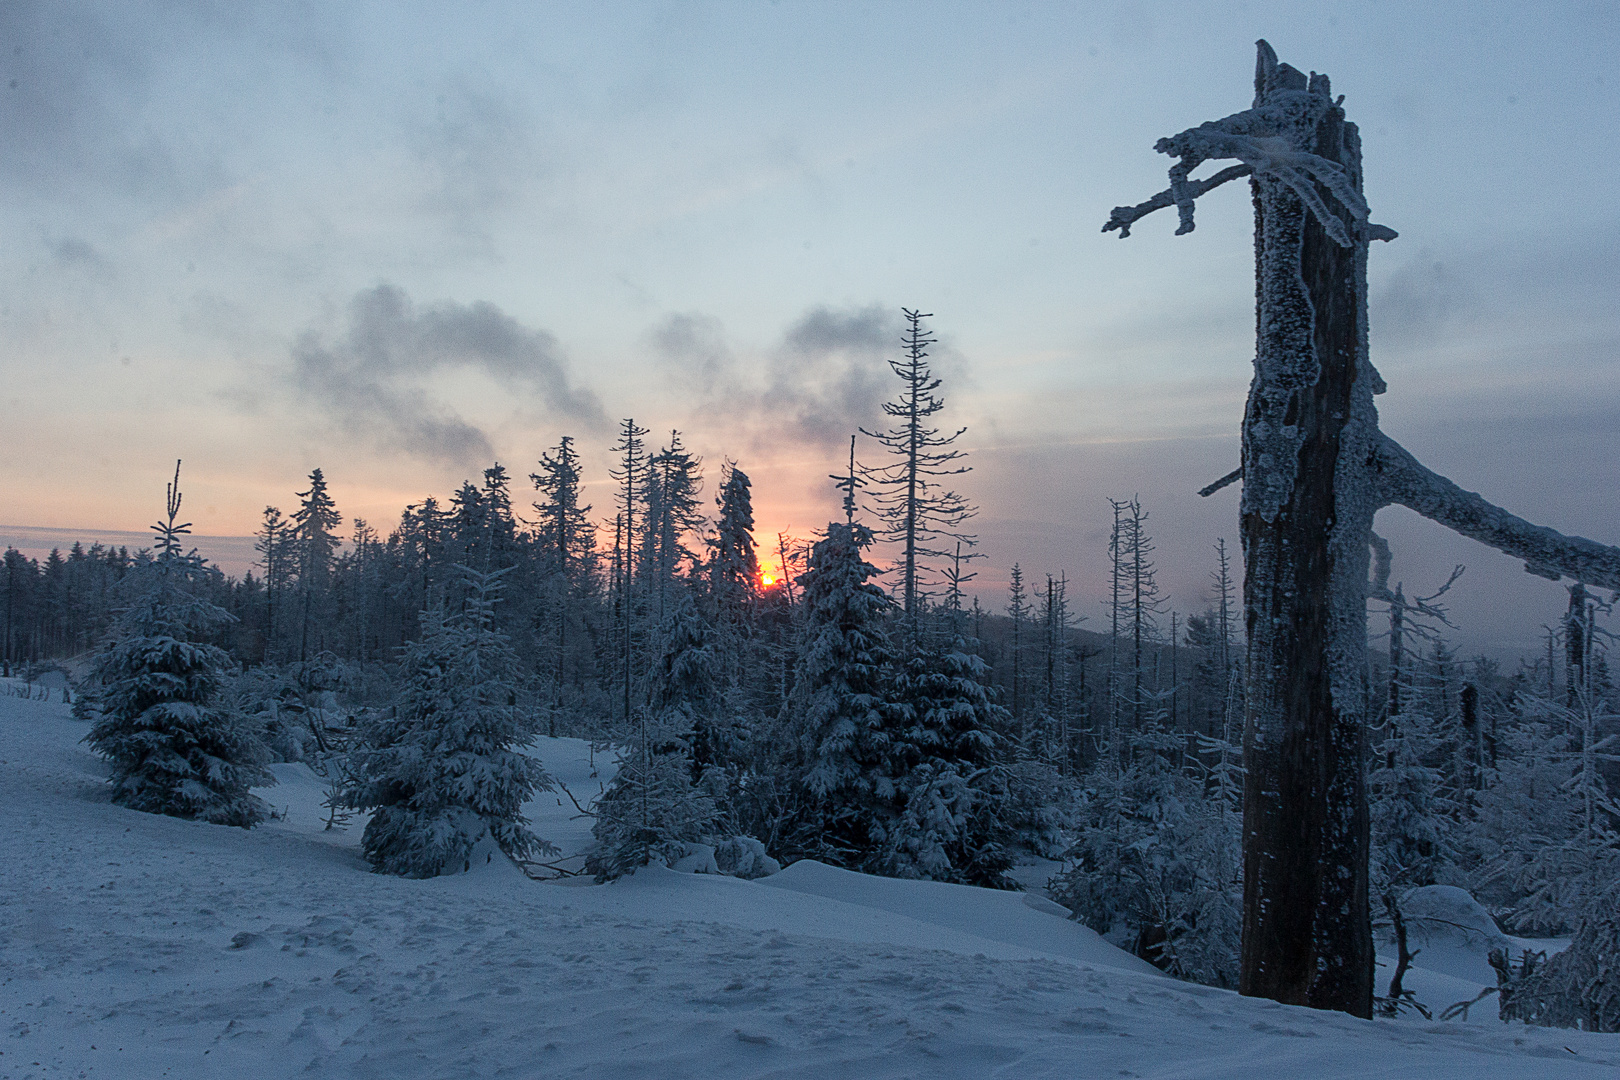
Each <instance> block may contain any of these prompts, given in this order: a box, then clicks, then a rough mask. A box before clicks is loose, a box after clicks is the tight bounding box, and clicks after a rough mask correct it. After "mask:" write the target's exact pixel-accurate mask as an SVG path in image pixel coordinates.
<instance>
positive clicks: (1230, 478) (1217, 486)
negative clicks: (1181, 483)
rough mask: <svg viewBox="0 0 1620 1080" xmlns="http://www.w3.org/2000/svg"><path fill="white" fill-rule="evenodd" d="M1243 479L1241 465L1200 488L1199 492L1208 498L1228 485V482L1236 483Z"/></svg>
mask: <svg viewBox="0 0 1620 1080" xmlns="http://www.w3.org/2000/svg"><path fill="white" fill-rule="evenodd" d="M1241 479H1243V466H1241V465H1239V466H1238V467H1237V468H1235V469H1233V470H1232V471H1231V472H1229V473H1227V474H1226V475H1225V476H1223V477H1221V478H1220V479H1219V480H1217V481H1215V482H1214V483H1213V484H1210V485H1209V486H1208V487H1202V488H1199V489H1198V494H1199V495H1200V496H1202V497H1204V498H1206V499H1207V498H1209V497H1210V496H1211V495H1213V494H1215V493H1216V492H1217V491H1219V490H1221V488H1223V487H1226V486H1227V485H1228V484H1235V483H1237V482H1238V481H1239V480H1241Z"/></svg>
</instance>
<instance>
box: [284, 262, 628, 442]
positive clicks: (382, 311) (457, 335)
mask: <svg viewBox="0 0 1620 1080" xmlns="http://www.w3.org/2000/svg"><path fill="white" fill-rule="evenodd" d="M292 359H293V369H292V376H293V380H294V384H295V386H296V388H297V389H298V391H299V392H300V393H301V394H302V395H303V396H304V397H305V399H306V400H308V401H309V402H311V403H312V404H314V405H315V406H316V407H317V408H318V409H320V410H321V412H322V413H324V414H325V415H326V416H327V417H328V418H329V419H330V420H332V421H333V422H334V423H335V424H336V425H338V426H340V427H342V428H344V429H346V430H347V431H348V432H349V433H351V434H353V435H357V436H360V437H363V438H365V439H367V440H368V441H370V442H371V443H373V444H374V445H376V446H377V447H379V448H381V449H386V450H398V451H403V452H405V453H408V454H411V455H412V456H415V457H418V458H423V459H426V460H430V461H441V462H446V463H454V464H461V465H473V464H479V463H484V462H488V461H490V460H492V459H493V458H494V456H495V452H494V448H493V446H492V445H491V443H490V440H489V436H488V435H487V434H485V432H484V431H483V430H482V429H481V428H479V427H477V426H476V425H474V424H471V423H469V422H467V421H466V420H464V419H462V418H461V417H460V416H459V415H457V414H456V412H455V411H454V410H453V409H451V408H449V407H448V406H447V405H445V404H443V403H442V402H438V401H435V400H434V398H433V396H432V395H431V394H430V393H429V392H428V390H427V389H425V388H424V387H423V386H422V385H421V382H420V381H421V380H422V379H423V378H424V377H426V376H431V375H433V374H435V373H436V372H439V371H442V370H446V369H453V368H474V369H479V370H482V371H483V372H485V373H486V374H488V375H489V376H491V377H492V378H494V379H496V380H498V381H500V382H501V383H502V384H503V385H509V386H512V387H513V388H514V390H516V391H519V392H526V393H527V394H529V395H530V396H532V397H535V398H538V399H539V402H540V403H541V404H542V405H543V406H544V407H545V408H546V409H547V410H548V411H549V412H551V413H552V414H554V415H557V416H560V417H566V418H568V419H572V420H576V421H579V422H581V423H584V424H587V425H592V426H598V425H602V424H605V422H606V415H605V413H604V412H603V411H602V405H601V402H600V401H598V400H597V398H596V395H595V394H593V393H592V392H591V391H589V390H587V389H584V388H582V387H578V386H575V385H574V384H573V382H572V381H571V378H570V375H569V372H568V364H567V361H566V359H565V358H564V356H563V354H562V350H561V348H560V347H559V345H558V343H557V340H556V339H555V338H554V337H552V336H551V335H550V334H549V333H547V332H546V331H544V330H536V329H531V328H529V327H525V326H523V325H522V324H520V323H519V322H518V321H517V320H515V319H513V318H512V317H511V316H510V315H507V314H506V313H505V312H503V311H502V310H501V309H500V308H498V307H496V306H495V305H494V304H490V303H485V302H482V301H480V302H478V303H474V304H458V303H455V302H453V301H439V302H436V303H431V304H423V305H416V304H413V303H412V301H411V299H410V297H409V296H407V295H406V294H405V291H404V290H403V289H400V288H398V287H396V286H393V285H386V284H384V285H378V286H376V287H375V288H372V289H367V290H365V291H363V292H361V293H359V294H357V295H356V296H355V297H354V299H353V300H352V301H351V302H350V304H349V313H348V325H347V328H346V329H345V331H344V332H343V334H342V335H341V336H339V337H338V338H337V339H336V340H334V341H331V342H327V341H323V340H322V339H321V337H320V336H319V335H318V334H316V333H315V332H313V331H309V332H306V333H304V334H303V335H301V336H300V337H299V339H298V341H297V342H296V344H295V345H294V346H293V351H292Z"/></svg>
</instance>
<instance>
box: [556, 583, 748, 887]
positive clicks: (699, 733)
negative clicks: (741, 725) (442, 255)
mask: <svg viewBox="0 0 1620 1080" xmlns="http://www.w3.org/2000/svg"><path fill="white" fill-rule="evenodd" d="M658 629H659V638H660V639H661V640H662V642H663V647H662V649H661V651H660V655H659V658H658V662H657V664H656V665H655V667H654V669H653V671H652V673H651V677H650V679H649V680H648V682H649V687H648V690H649V693H648V703H647V705H646V707H644V708H643V709H641V710H640V712H639V714H638V716H637V723H636V724H635V726H634V729H633V730H632V731H631V732H630V734H629V735H628V737H627V738H626V740H625V742H624V744H623V746H622V748H621V752H620V755H619V767H618V771H617V772H616V773H615V774H614V778H613V782H612V784H610V785H609V787H608V789H607V790H606V791H605V792H604V793H603V794H602V797H601V798H600V799H599V800H597V803H596V807H595V813H596V824H595V825H594V827H593V828H592V835H593V836H594V837H595V838H596V849H595V851H594V852H593V853H592V854H591V856H590V858H589V860H588V862H587V868H588V869H589V870H591V872H592V873H594V874H595V875H596V877H597V879H598V880H599V881H608V880H611V879H613V878H617V877H619V876H621V875H623V874H625V873H628V872H630V871H632V870H634V869H635V868H636V867H638V866H645V865H647V864H648V863H651V862H654V861H661V862H663V863H664V864H665V865H668V864H669V863H672V862H674V861H675V860H676V859H679V858H680V857H681V856H683V855H684V854H685V853H686V849H687V845H689V844H694V843H698V842H701V841H702V840H704V839H705V838H706V837H708V836H709V835H710V834H711V833H712V832H713V830H714V827H715V819H716V816H717V812H716V809H715V805H714V800H713V799H712V798H711V797H710V796H709V795H708V794H707V793H706V792H704V791H702V790H700V789H699V788H698V787H696V786H695V785H694V783H693V772H694V751H695V750H700V751H701V752H702V753H703V754H704V755H705V756H712V751H713V742H714V729H713V724H714V719H715V715H716V712H717V710H718V707H719V703H720V702H719V693H718V687H717V686H716V684H715V671H714V665H715V657H714V647H713V644H712V641H711V632H710V630H709V627H708V626H707V625H706V624H705V623H704V621H703V619H702V618H701V617H700V616H699V614H698V611H697V605H696V604H695V603H694V602H693V600H692V597H691V595H690V593H689V592H687V591H686V590H684V589H683V590H681V592H680V594H679V595H678V597H677V598H676V599H674V600H673V601H672V602H671V608H670V611H669V612H668V614H667V615H666V616H665V619H664V622H663V623H662V624H661V625H660V626H659V628H658Z"/></svg>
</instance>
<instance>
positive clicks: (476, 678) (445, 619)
mask: <svg viewBox="0 0 1620 1080" xmlns="http://www.w3.org/2000/svg"><path fill="white" fill-rule="evenodd" d="M456 570H457V572H458V574H459V577H460V584H461V586H462V589H461V591H463V592H464V594H465V597H466V598H465V600H464V601H463V604H462V606H461V608H460V610H458V611H455V612H449V611H446V610H445V609H444V607H443V606H442V605H441V606H437V607H435V608H433V609H431V610H429V611H426V612H424V613H423V614H422V639H421V640H420V641H416V642H412V643H410V644H409V645H407V646H406V647H405V650H404V654H403V656H402V657H401V658H400V665H399V681H400V683H401V689H400V693H399V697H398V699H397V700H396V702H395V704H394V708H393V709H392V710H391V712H392V715H383V716H378V717H375V718H372V719H370V720H368V721H367V722H366V723H365V724H364V726H363V727H362V728H361V731H360V744H359V745H358V746H357V747H356V748H355V749H354V751H353V752H352V754H351V761H350V771H351V773H352V775H353V777H354V781H353V783H352V784H351V785H350V786H349V787H348V788H347V790H345V791H344V792H343V796H342V803H343V805H345V806H348V807H351V808H353V809H356V810H368V811H370V812H371V820H370V822H368V823H367V825H366V831H365V835H364V836H363V838H362V840H361V847H362V849H363V850H364V852H365V855H366V858H367V859H368V860H369V861H370V862H371V865H372V868H373V869H375V870H377V871H379V872H381V873H388V874H398V875H400V876H401V877H416V878H428V877H435V876H437V875H439V874H446V873H454V872H456V871H458V870H466V869H469V868H470V860H471V858H472V855H473V850H474V848H475V847H477V846H478V844H479V843H480V841H482V840H485V839H486V838H487V839H489V840H492V841H493V842H494V843H495V844H497V845H498V846H499V847H500V849H501V850H502V851H504V852H506V853H507V854H508V855H510V856H512V857H513V858H517V859H521V858H526V857H528V856H530V855H532V854H535V853H537V852H539V853H543V852H550V851H552V850H554V849H553V848H552V847H551V845H550V844H548V843H546V842H545V841H544V840H541V839H539V838H538V837H536V836H535V835H534V834H533V833H531V832H530V831H529V828H528V821H527V820H526V819H525V818H524V817H523V804H524V803H525V802H526V801H528V800H529V799H530V798H532V797H533V796H534V795H535V794H536V793H537V792H542V791H550V790H551V777H550V776H548V775H547V774H546V771H545V769H544V768H543V767H542V766H541V764H540V762H539V761H538V760H537V759H535V758H532V757H530V756H529V755H527V754H525V753H523V751H522V750H521V749H520V747H523V746H525V745H527V744H528V743H529V742H530V740H531V739H533V737H534V735H535V733H536V725H535V723H534V721H533V719H532V718H531V717H530V716H529V715H528V714H527V713H526V712H525V711H524V710H523V709H522V708H520V707H519V705H518V700H517V699H518V689H519V684H520V681H521V679H522V672H521V669H520V665H519V662H518V658H517V655H516V654H515V653H514V652H513V651H512V646H511V643H510V642H509V641H508V640H507V637H506V635H505V634H504V633H502V632H501V631H500V630H499V629H498V628H497V627H496V626H495V605H496V603H497V602H498V601H499V599H500V592H501V585H502V582H501V579H502V577H503V576H504V574H505V571H494V572H492V573H482V572H480V571H477V570H472V569H470V568H468V567H465V566H459V565H458V566H457V567H456Z"/></svg>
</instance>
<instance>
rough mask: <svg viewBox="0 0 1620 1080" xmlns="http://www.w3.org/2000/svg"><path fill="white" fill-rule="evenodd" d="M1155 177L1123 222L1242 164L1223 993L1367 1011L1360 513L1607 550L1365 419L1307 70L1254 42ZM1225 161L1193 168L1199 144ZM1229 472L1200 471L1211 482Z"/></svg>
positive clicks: (1338, 114)
mask: <svg viewBox="0 0 1620 1080" xmlns="http://www.w3.org/2000/svg"><path fill="white" fill-rule="evenodd" d="M1156 148H1157V149H1158V150H1159V151H1160V152H1162V153H1166V154H1169V155H1171V156H1173V157H1175V158H1177V163H1176V165H1175V166H1174V167H1173V168H1171V170H1170V188H1169V189H1168V190H1167V191H1164V192H1161V193H1159V194H1158V195H1155V196H1154V197H1153V198H1151V199H1149V200H1147V201H1146V202H1143V203H1141V204H1138V205H1137V206H1133V207H1116V208H1115V210H1114V212H1113V214H1112V215H1111V216H1110V218H1109V220H1108V222H1107V224H1105V225H1104V226H1103V230H1104V231H1105V232H1109V231H1116V230H1117V231H1118V232H1119V233H1120V235H1121V236H1122V237H1123V236H1126V235H1129V233H1130V228H1131V226H1132V225H1133V224H1134V223H1135V222H1136V221H1137V220H1138V219H1139V218H1141V217H1143V216H1144V215H1146V214H1149V213H1152V212H1153V211H1154V210H1157V209H1160V208H1162V207H1166V206H1170V205H1172V204H1174V205H1175V206H1176V207H1177V210H1178V211H1179V214H1180V217H1181V225H1180V228H1179V229H1178V230H1177V232H1178V233H1186V232H1190V231H1191V230H1192V228H1193V207H1194V203H1195V200H1196V199H1197V198H1198V197H1199V196H1200V195H1203V194H1204V193H1206V192H1208V191H1210V190H1211V189H1213V188H1215V187H1217V186H1219V185H1220V184H1223V183H1225V182H1227V181H1228V180H1233V179H1237V178H1238V177H1240V176H1245V175H1247V176H1249V177H1250V178H1251V185H1252V189H1253V193H1254V206H1255V273H1256V279H1257V280H1256V293H1257V311H1256V334H1257V338H1258V343H1257V348H1256V353H1255V373H1254V382H1253V383H1252V384H1251V387H1250V392H1249V402H1248V408H1247V410H1246V412H1245V415H1244V421H1243V464H1242V468H1241V470H1239V473H1237V474H1234V475H1240V476H1241V477H1242V480H1243V484H1244V490H1243V503H1242V527H1243V548H1244V559H1245V580H1244V610H1245V620H1246V624H1247V628H1248V634H1249V641H1248V653H1247V665H1246V677H1247V686H1246V696H1247V708H1246V729H1245V745H1244V754H1245V764H1246V765H1247V767H1248V774H1247V783H1246V789H1245V797H1244V935H1243V936H1244V941H1243V972H1242V979H1241V988H1242V990H1243V992H1244V993H1246V994H1252V995H1258V996H1264V997H1271V998H1275V999H1277V1000H1279V1001H1284V1002H1289V1003H1293V1004H1302V1005H1313V1006H1316V1007H1319V1008H1332V1009H1341V1010H1344V1011H1346V1012H1351V1013H1354V1014H1356V1015H1360V1016H1366V1015H1369V1013H1370V1011H1371V1007H1372V970H1373V969H1372V963H1373V957H1372V936H1371V931H1370V923H1369V917H1368V910H1367V907H1368V905H1367V899H1368V898H1367V885H1368V881H1367V872H1368V866H1367V859H1368V822H1367V795H1366V778H1365V766H1364V764H1363V759H1364V756H1365V750H1364V739H1365V732H1364V729H1365V721H1366V717H1365V715H1364V714H1365V709H1366V701H1367V688H1366V685H1365V678H1366V674H1365V673H1366V665H1365V653H1366V641H1367V634H1366V598H1367V591H1366V590H1367V570H1368V549H1369V542H1370V541H1371V538H1372V520H1373V515H1374V514H1375V513H1376V512H1377V511H1378V510H1379V509H1380V508H1381V507H1383V506H1387V505H1390V504H1391V503H1401V504H1403V505H1405V506H1409V507H1411V508H1412V509H1414V510H1416V511H1418V513H1420V514H1423V515H1425V516H1426V517H1429V518H1432V519H1433V520H1435V521H1438V522H1440V523H1441V524H1443V525H1446V526H1448V527H1450V528H1452V529H1455V530H1456V531H1458V532H1461V533H1462V534H1463V535H1465V536H1470V537H1473V538H1474V539H1477V540H1481V541H1483V542H1484V543H1487V544H1490V545H1491V546H1493V547H1496V548H1498V549H1499V550H1501V551H1504V552H1506V553H1508V554H1510V555H1514V556H1516V557H1519V558H1523V559H1525V561H1526V563H1527V565H1528V568H1529V569H1530V570H1531V571H1532V572H1534V573H1538V574H1542V575H1544V576H1547V577H1553V578H1557V577H1559V576H1560V575H1567V576H1570V577H1575V578H1578V579H1580V580H1582V581H1586V582H1591V583H1593V584H1600V585H1607V586H1610V587H1620V550H1616V549H1614V548H1609V547H1605V546H1604V545H1600V544H1595V543H1592V542H1591V541H1588V540H1581V539H1579V538H1571V537H1565V536H1561V535H1560V534H1558V533H1555V532H1553V531H1552V530H1550V529H1544V528H1541V527H1539V526H1535V525H1531V524H1530V523H1529V522H1526V521H1523V520H1522V519H1520V518H1517V517H1514V516H1513V515H1512V514H1509V513H1507V512H1506V511H1504V510H1501V509H1500V508H1498V507H1495V506H1492V505H1491V504H1490V503H1487V502H1486V501H1485V500H1484V499H1481V498H1480V497H1479V496H1477V495H1474V494H1472V493H1470V492H1466V491H1463V490H1462V489H1461V488H1459V487H1457V485H1455V484H1453V483H1452V482H1451V481H1449V480H1446V479H1445V478H1443V477H1440V476H1436V475H1435V474H1434V473H1432V472H1430V471H1429V470H1428V469H1425V468H1424V467H1423V466H1422V465H1420V464H1418V463H1417V462H1416V461H1415V460H1414V459H1413V458H1412V457H1411V455H1410V454H1408V453H1407V452H1406V451H1405V450H1403V449H1401V448H1400V447H1399V446H1398V445H1396V444H1395V443H1394V442H1393V441H1392V440H1390V439H1389V438H1388V437H1387V436H1385V435H1384V434H1383V433H1382V432H1381V431H1379V430H1378V414H1377V411H1376V410H1375V409H1374V408H1373V400H1372V399H1373V395H1374V394H1377V393H1382V392H1383V390H1384V385H1383V380H1382V379H1380V378H1379V376H1378V372H1377V371H1376V370H1375V369H1374V368H1373V366H1372V364H1371V362H1370V360H1369V359H1368V354H1367V248H1368V244H1369V242H1370V241H1371V240H1393V239H1394V238H1395V233H1394V232H1393V231H1392V230H1390V229H1387V228H1385V227H1383V226H1381V225H1375V224H1373V223H1371V222H1370V221H1369V220H1368V217H1367V213H1368V211H1367V204H1366V200H1365V199H1364V198H1363V196H1362V174H1361V144H1360V138H1359V136H1358V134H1357V131H1356V127H1355V125H1354V124H1350V123H1347V122H1346V121H1345V116H1344V111H1343V109H1342V108H1340V102H1339V101H1338V100H1335V99H1334V97H1333V95H1332V91H1331V88H1330V86H1329V84H1328V79H1327V77H1326V76H1324V75H1315V74H1313V75H1311V76H1310V77H1309V78H1307V77H1306V76H1305V75H1303V74H1301V73H1300V72H1299V71H1296V70H1295V69H1294V68H1292V67H1289V66H1288V65H1286V64H1280V63H1278V62H1277V57H1276V54H1275V53H1274V52H1273V51H1272V50H1271V47H1270V46H1269V45H1267V44H1266V43H1265V42H1263V41H1262V42H1260V43H1259V59H1258V63H1257V65H1256V69H1255V100H1254V106H1253V107H1252V108H1250V109H1248V110H1245V111H1244V112H1240V113H1236V114H1234V115H1232V116H1228V117H1226V118H1225V119H1222V120H1216V121H1211V122H1209V123H1206V124H1202V125H1200V126H1198V127H1196V128H1191V129H1189V130H1187V131H1184V132H1182V133H1181V134H1179V135H1176V136H1173V137H1171V138H1168V139H1161V140H1160V141H1159V143H1158V145H1157V147H1156ZM1225 158H1235V159H1237V160H1238V161H1239V163H1240V164H1239V165H1236V166H1230V167H1228V168H1226V169H1223V170H1222V171H1220V172H1218V173H1216V174H1215V175H1213V176H1211V177H1210V178H1208V179H1207V180H1193V179H1191V177H1190V174H1191V172H1192V170H1194V169H1195V168H1197V167H1198V166H1199V165H1200V164H1202V163H1203V162H1205V161H1210V160H1218V159H1225ZM1232 478H1233V477H1232V476H1229V477H1227V478H1225V479H1224V480H1222V481H1217V482H1216V483H1215V484H1212V485H1210V486H1209V487H1208V488H1206V489H1205V493H1206V494H1207V493H1209V492H1211V491H1215V490H1218V489H1219V488H1220V487H1221V486H1223V484H1224V483H1226V482H1229V481H1230V480H1231V479H1232Z"/></svg>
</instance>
